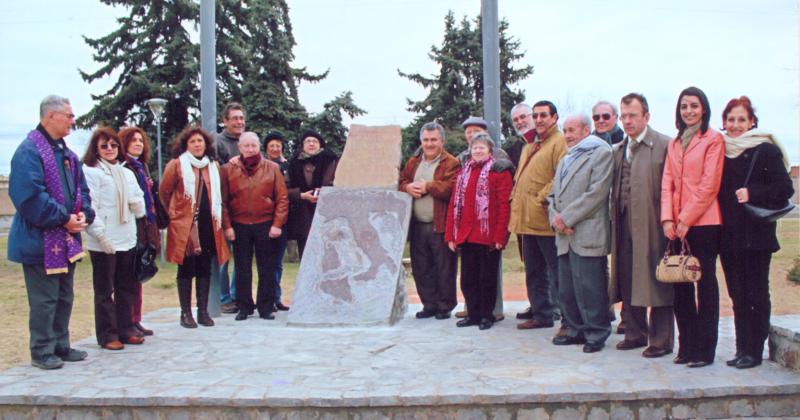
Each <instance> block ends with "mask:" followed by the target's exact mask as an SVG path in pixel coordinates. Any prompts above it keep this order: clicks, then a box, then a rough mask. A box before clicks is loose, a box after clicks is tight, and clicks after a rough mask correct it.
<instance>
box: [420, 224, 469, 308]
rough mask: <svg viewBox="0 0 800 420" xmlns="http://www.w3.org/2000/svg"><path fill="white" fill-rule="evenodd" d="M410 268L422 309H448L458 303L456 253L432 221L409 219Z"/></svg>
mask: <svg viewBox="0 0 800 420" xmlns="http://www.w3.org/2000/svg"><path fill="white" fill-rule="evenodd" d="M411 229H412V230H411V246H410V249H411V271H412V272H413V274H414V283H415V284H416V286H417V293H418V294H419V298H420V300H421V301H422V306H423V308H424V309H425V310H428V311H434V312H450V311H452V310H453V308H455V307H456V304H458V301H457V297H456V275H457V273H456V271H457V264H458V256H457V255H456V254H455V253H454V252H453V251H450V248H448V247H447V243H446V242H445V241H444V234H443V233H437V232H434V231H433V223H422V222H417V221H412V222H411Z"/></svg>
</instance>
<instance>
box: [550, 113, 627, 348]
mask: <svg viewBox="0 0 800 420" xmlns="http://www.w3.org/2000/svg"><path fill="white" fill-rule="evenodd" d="M591 125H592V122H591V120H590V119H589V117H588V116H586V115H572V116H569V117H568V118H567V119H566V121H564V138H565V139H566V141H567V147H568V149H569V151H568V152H567V155H566V156H564V158H563V159H561V162H559V164H558V167H557V168H556V172H555V177H554V178H553V188H552V190H551V191H550V195H549V197H548V198H549V200H548V201H549V203H550V204H549V207H548V211H549V220H550V225H551V226H553V229H554V230H555V231H556V250H557V255H558V296H559V300H560V303H561V305H562V308H561V309H562V312H563V313H562V316H563V317H564V319H565V321H566V322H565V323H566V332H565V333H564V334H563V335H559V336H556V337H554V338H553V344H555V345H569V344H583V345H584V346H583V352H584V353H594V352H597V351H600V350H601V349H602V348H603V346H604V345H605V341H606V339H607V338H608V336H609V335H610V334H611V321H610V319H609V317H608V291H607V288H608V282H607V279H606V276H605V270H606V261H607V260H606V256H607V255H608V253H609V245H610V242H611V237H610V236H611V232H610V221H609V213H608V193H609V189H610V188H611V177H612V169H613V167H614V160H613V157H612V154H611V146H610V145H609V144H608V143H606V142H605V141H604V140H603V139H601V138H599V137H597V136H594V135H590V134H589V133H591Z"/></svg>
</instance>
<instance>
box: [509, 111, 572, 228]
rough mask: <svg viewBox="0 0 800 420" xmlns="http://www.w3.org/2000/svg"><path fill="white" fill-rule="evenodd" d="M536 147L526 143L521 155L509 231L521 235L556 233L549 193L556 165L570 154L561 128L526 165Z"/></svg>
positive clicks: (550, 133) (512, 193)
mask: <svg viewBox="0 0 800 420" xmlns="http://www.w3.org/2000/svg"><path fill="white" fill-rule="evenodd" d="M533 147H534V143H529V144H526V145H525V147H524V148H523V149H522V155H520V158H519V165H517V174H516V175H515V176H514V190H513V191H512V192H511V220H509V222H508V230H509V231H510V232H511V233H516V234H518V235H538V236H555V232H553V228H552V227H550V220H549V218H548V215H547V196H548V195H549V194H550V189H551V188H552V187H553V177H554V176H555V173H556V166H558V162H559V161H561V158H563V157H564V155H566V154H567V142H566V140H564V134H563V133H561V130H559V129H558V127H557V126H553V128H551V129H550V131H548V132H547V136H546V137H545V139H544V140H543V141H542V146H541V148H540V149H539V151H538V152H536V154H535V155H534V156H533V157H532V158H531V159H530V162H529V163H528V165H527V166H526V165H525V162H526V161H527V160H528V155H530V153H531V151H533Z"/></svg>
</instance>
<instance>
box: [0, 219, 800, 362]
mask: <svg viewBox="0 0 800 420" xmlns="http://www.w3.org/2000/svg"><path fill="white" fill-rule="evenodd" d="M778 231H779V239H780V243H781V247H782V249H781V250H780V251H779V252H778V253H776V254H775V255H774V257H773V259H772V266H771V270H770V272H771V284H770V289H771V294H772V313H773V314H787V313H798V312H800V285H797V284H794V283H791V282H789V281H788V280H786V273H787V272H788V271H789V269H790V268H791V265H792V263H793V260H794V258H795V257H796V256H798V255H800V220H798V219H784V220H781V221H780V222H779V225H778ZM7 241H8V237H7V236H0V313H2V314H3V317H2V318H0V331H3V334H2V335H0V352H2V354H3V355H4V357H3V358H2V359H0V370H2V369H6V368H8V367H11V366H14V365H17V364H20V363H28V362H29V360H30V356H29V352H28V303H27V294H26V291H25V282H24V281H23V277H22V267H21V266H20V265H19V264H14V263H10V262H9V261H8V260H7V259H6V247H7ZM406 255H407V253H406ZM232 269H233V268H232V266H231V270H232ZM297 269H298V264H296V263H285V264H284V273H283V280H282V283H283V289H284V301H285V302H291V294H292V290H293V289H294V282H295V277H296V275H297ZM91 270H92V266H91V262H90V261H89V258H88V257H87V258H85V259H84V260H83V261H82V262H80V263H78V268H77V272H76V274H75V304H74V307H73V312H72V320H71V323H70V334H71V337H72V340H73V341H78V340H81V339H84V338H86V337H89V336H92V335H94V309H93V303H92V298H93V292H92V273H91ZM175 270H176V266H174V265H172V264H165V265H162V266H161V267H160V270H159V273H158V275H157V276H156V278H154V279H152V280H151V281H149V282H148V283H146V284H145V285H144V311H145V312H149V311H153V310H155V309H159V308H164V307H177V306H178V296H177V292H176V290H175V288H176V285H175ZM503 271H504V278H503V294H504V297H505V299H506V300H526V299H527V296H526V292H525V275H524V267H523V265H522V262H521V261H520V259H519V253H518V252H517V243H516V240H515V238H514V237H513V236H512V241H511V243H509V245H508V248H507V250H506V251H505V252H504V254H503ZM254 273H255V271H254ZM254 275H255V274H254ZM718 278H719V281H720V303H721V312H722V314H723V315H730V313H731V312H730V300H729V299H728V295H727V292H726V288H725V285H724V276H723V274H722V270H721V269H718ZM406 290H407V291H408V295H409V301H410V302H419V299H418V297H417V294H416V289H415V287H414V281H413V279H412V278H411V277H410V276H409V277H408V279H407V281H406ZM507 315H509V314H507ZM175 322H176V323H177V322H178V319H177V317H176V319H175ZM156 334H158V331H156Z"/></svg>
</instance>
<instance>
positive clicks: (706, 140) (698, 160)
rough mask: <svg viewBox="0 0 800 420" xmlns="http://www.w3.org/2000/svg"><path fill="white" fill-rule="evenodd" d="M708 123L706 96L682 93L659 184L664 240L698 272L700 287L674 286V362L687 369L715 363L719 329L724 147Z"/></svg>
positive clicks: (690, 90) (696, 91)
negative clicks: (686, 249)
mask: <svg viewBox="0 0 800 420" xmlns="http://www.w3.org/2000/svg"><path fill="white" fill-rule="evenodd" d="M710 120H711V109H710V107H709V103H708V98H707V97H706V94H705V93H703V91H702V90H700V89H698V88H696V87H689V88H686V89H684V90H683V91H682V92H681V94H680V96H679V97H678V104H677V106H676V107H675V126H676V127H677V128H678V135H677V136H676V138H675V139H674V140H672V141H671V142H670V143H669V145H668V147H667V159H666V162H665V163H664V176H663V178H662V180H661V225H662V228H663V229H664V235H665V236H666V237H667V238H669V239H670V240H678V241H683V240H686V241H687V242H688V244H689V246H690V249H691V251H692V253H693V254H694V256H695V257H697V258H698V259H699V260H700V265H701V267H702V273H701V279H700V281H698V282H697V283H678V284H676V285H675V303H674V308H675V319H676V321H677V324H678V355H677V357H675V360H674V362H675V363H677V364H688V366H689V367H692V368H698V367H703V366H707V365H710V364H712V363H714V354H715V351H716V348H717V327H718V324H719V286H718V285H717V275H716V268H717V254H718V253H719V239H720V224H721V223H722V218H721V215H720V210H719V202H718V201H717V193H718V192H719V185H720V180H721V179H722V164H723V159H724V157H725V154H724V151H725V150H724V149H725V147H724V142H723V140H722V135H721V134H720V133H718V132H717V131H715V130H714V129H712V128H710V127H709V126H708V125H709V121H710ZM673 245H674V244H673ZM677 246H678V247H680V245H677Z"/></svg>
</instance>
